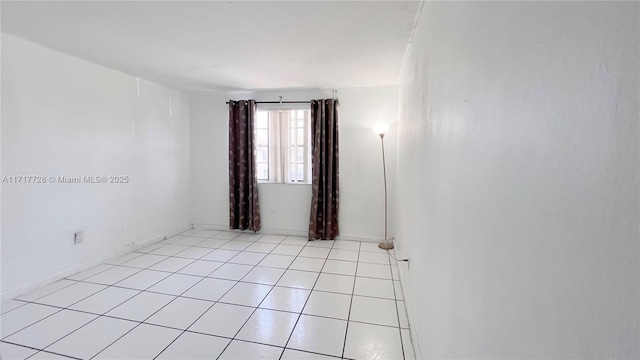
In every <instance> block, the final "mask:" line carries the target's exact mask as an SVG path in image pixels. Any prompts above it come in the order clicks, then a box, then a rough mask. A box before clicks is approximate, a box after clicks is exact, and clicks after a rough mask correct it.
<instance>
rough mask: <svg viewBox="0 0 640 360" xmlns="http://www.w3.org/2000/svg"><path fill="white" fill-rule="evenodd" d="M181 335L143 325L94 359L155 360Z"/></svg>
mask: <svg viewBox="0 0 640 360" xmlns="http://www.w3.org/2000/svg"><path fill="white" fill-rule="evenodd" d="M180 334H181V332H180V331H179V330H175V329H169V328H165V327H161V326H155V325H147V324H141V325H140V326H138V327H136V328H135V329H133V330H131V331H130V332H129V333H128V334H126V335H125V336H123V337H121V338H120V339H119V340H118V341H116V342H115V343H113V344H111V346H109V347H108V348H106V349H105V350H104V351H103V352H101V353H100V354H98V356H96V357H95V358H94V359H109V360H113V359H153V358H155V357H156V356H157V355H158V354H160V352H161V351H162V350H164V348H165V347H166V346H167V344H169V343H170V342H171V341H173V340H174V339H175V338H177V337H178V336H179V335H180Z"/></svg>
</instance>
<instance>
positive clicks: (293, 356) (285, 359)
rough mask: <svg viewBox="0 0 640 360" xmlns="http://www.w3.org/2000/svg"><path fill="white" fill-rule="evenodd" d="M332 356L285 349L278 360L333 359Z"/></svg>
mask: <svg viewBox="0 0 640 360" xmlns="http://www.w3.org/2000/svg"><path fill="white" fill-rule="evenodd" d="M334 359H335V358H334V357H332V356H326V355H320V354H314V353H310V352H306V351H299V350H293V349H285V350H284V353H283V354H282V357H281V358H280V360H334Z"/></svg>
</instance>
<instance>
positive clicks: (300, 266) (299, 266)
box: [289, 250, 325, 272]
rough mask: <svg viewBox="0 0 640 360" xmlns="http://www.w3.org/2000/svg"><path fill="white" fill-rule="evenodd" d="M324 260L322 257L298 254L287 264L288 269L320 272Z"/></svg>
mask: <svg viewBox="0 0 640 360" xmlns="http://www.w3.org/2000/svg"><path fill="white" fill-rule="evenodd" d="M303 251H304V250H303ZM324 262H325V260H324V259H316V258H308V257H300V256H298V257H297V258H296V259H295V260H293V262H292V263H291V265H290V266H289V269H291V270H303V271H315V272H320V270H322V266H323V265H324Z"/></svg>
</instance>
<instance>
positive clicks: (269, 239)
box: [256, 234, 286, 244]
mask: <svg viewBox="0 0 640 360" xmlns="http://www.w3.org/2000/svg"><path fill="white" fill-rule="evenodd" d="M285 237H286V235H273V234H266V235H263V236H262V237H260V239H258V240H256V241H257V242H259V243H271V244H279V243H281V242H282V240H284V238H285Z"/></svg>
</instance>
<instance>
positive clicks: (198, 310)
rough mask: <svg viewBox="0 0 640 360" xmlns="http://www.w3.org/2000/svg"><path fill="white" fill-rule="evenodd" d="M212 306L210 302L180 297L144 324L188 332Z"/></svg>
mask: <svg viewBox="0 0 640 360" xmlns="http://www.w3.org/2000/svg"><path fill="white" fill-rule="evenodd" d="M211 305H213V303H212V302H210V301H204V300H196V299H187V298H182V297H178V298H177V299H175V300H173V301H172V302H170V303H169V304H167V306H165V307H163V308H162V309H160V310H159V311H158V312H157V313H155V314H153V316H151V317H150V318H148V319H147V320H145V321H144V322H145V323H148V324H155V325H162V326H168V327H172V328H176V329H181V330H186V329H187V328H188V327H189V326H191V324H193V323H194V322H195V321H196V320H197V319H198V318H199V317H200V315H202V314H204V313H205V311H207V310H208V309H209V308H210V307H211Z"/></svg>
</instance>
